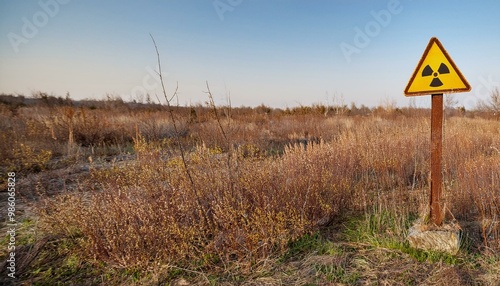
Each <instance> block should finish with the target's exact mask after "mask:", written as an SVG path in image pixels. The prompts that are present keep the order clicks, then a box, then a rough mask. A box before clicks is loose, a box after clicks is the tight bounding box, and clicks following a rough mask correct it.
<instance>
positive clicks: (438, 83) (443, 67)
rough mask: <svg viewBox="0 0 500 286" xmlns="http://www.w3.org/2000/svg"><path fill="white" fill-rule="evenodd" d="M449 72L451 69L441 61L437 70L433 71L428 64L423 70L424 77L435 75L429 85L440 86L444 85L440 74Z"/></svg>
mask: <svg viewBox="0 0 500 286" xmlns="http://www.w3.org/2000/svg"><path fill="white" fill-rule="evenodd" d="M447 73H450V69H448V67H447V66H446V65H445V64H444V63H441V65H440V66H439V68H438V70H437V72H435V71H433V70H432V68H431V67H430V66H429V65H426V66H425V68H424V69H423V70H422V77H425V76H434V78H433V79H432V81H431V84H430V85H429V86H432V87H439V86H442V85H443V82H442V81H441V80H440V79H439V77H438V76H439V75H441V74H447Z"/></svg>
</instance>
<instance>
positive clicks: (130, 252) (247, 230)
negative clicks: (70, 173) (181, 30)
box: [0, 99, 500, 285]
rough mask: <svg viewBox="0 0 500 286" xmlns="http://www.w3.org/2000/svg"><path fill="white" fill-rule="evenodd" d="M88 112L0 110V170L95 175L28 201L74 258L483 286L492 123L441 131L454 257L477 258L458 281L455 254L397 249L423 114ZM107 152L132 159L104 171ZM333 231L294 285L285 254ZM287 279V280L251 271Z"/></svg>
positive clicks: (420, 190) (489, 241) (492, 217)
mask: <svg viewBox="0 0 500 286" xmlns="http://www.w3.org/2000/svg"><path fill="white" fill-rule="evenodd" d="M63 103H64V102H63ZM92 104H93V105H92V106H93V107H90V106H89V105H77V104H60V105H47V104H45V105H40V104H38V105H28V106H26V105H25V106H23V105H16V107H15V108H10V107H9V106H10V105H2V104H0V107H1V109H0V119H2V120H1V121H0V122H1V123H0V124H1V125H2V128H3V129H4V130H5V132H3V133H2V135H1V136H2V137H0V140H1V144H2V145H3V146H10V148H12V149H9V151H5V150H4V149H2V150H0V152H3V153H1V155H2V158H5V160H2V166H1V167H2V171H5V170H16V171H19V172H25V173H30V172H35V171H37V172H40V171H43V170H44V169H46V168H55V167H54V166H55V165H57V164H54V161H57V160H62V159H63V158H66V157H69V156H74V157H75V158H76V159H75V160H74V161H72V162H73V163H72V164H76V165H78V164H90V165H89V167H88V168H87V169H89V170H90V174H87V176H89V177H90V179H88V178H86V179H85V180H84V181H78V180H73V181H74V182H76V183H75V184H76V186H73V188H71V189H76V191H67V192H61V193H60V194H54V192H50V195H47V196H46V197H44V198H43V199H42V201H41V202H40V203H38V204H37V215H38V216H39V227H40V228H41V229H43V231H44V232H45V233H50V234H52V235H56V237H64V238H65V239H68V240H71V241H73V243H74V244H75V245H76V246H74V247H75V248H74V249H78V250H77V251H75V252H76V253H78V255H77V257H78V259H82V260H85V261H93V263H98V264H99V265H106V266H111V267H110V268H111V269H125V271H126V272H127V273H129V272H128V271H132V272H133V273H140V272H141V271H142V273H143V274H144V272H145V273H146V274H145V275H146V276H148V275H156V276H157V278H158V281H166V282H172V281H174V280H175V279H177V278H179V274H178V273H179V272H181V273H183V275H186V273H190V274H192V275H193V276H194V277H196V278H195V279H194V280H195V281H197V280H196V279H198V278H200V277H201V282H200V284H209V283H212V282H213V281H212V280H210V279H211V278H210V275H215V276H217V275H219V276H218V277H224V278H222V280H217V279H216V280H215V281H216V282H221V281H233V282H234V281H239V282H238V283H240V282H241V280H239V279H242V278H238V277H247V278H248V283H250V284H251V283H253V282H255V283H256V284H259V283H260V282H262V283H264V282H265V281H274V282H276V283H285V284H286V283H287V281H288V282H290V283H296V284H297V283H298V284H300V283H302V282H304V283H316V282H318V281H320V282H319V283H320V284H321V283H324V282H325V281H326V282H330V283H343V284H356V283H357V284H359V283H361V284H362V283H367V284H370V283H377V282H378V283H380V282H382V283H388V284H390V283H396V284H398V283H400V284H404V283H409V284H411V283H424V284H426V283H427V284H437V285H439V284H440V283H441V282H442V281H444V280H443V279H444V277H448V276H449V277H451V278H450V279H453V281H462V282H463V281H465V282H467V283H469V282H470V281H472V280H474V279H473V277H472V276H471V275H476V274H477V275H476V276H477V277H478V278H477V279H479V280H480V281H482V282H484V284H488V283H489V281H494V280H495V279H496V277H498V275H497V274H495V271H496V270H498V251H499V250H500V226H499V219H500V218H499V213H500V209H499V208H500V201H499V200H500V188H499V184H498V183H499V182H500V172H499V170H500V151H499V150H500V122H499V121H495V120H491V119H483V118H468V117H465V116H461V117H457V116H454V117H451V118H447V120H446V123H445V136H444V138H445V142H444V150H443V152H444V153H443V157H444V158H443V162H444V166H443V174H444V182H443V184H444V201H445V209H446V212H447V213H446V217H447V220H456V221H458V222H459V223H460V225H461V226H462V229H463V234H464V235H463V240H464V241H463V245H464V246H463V248H464V250H463V251H465V252H475V253H478V254H480V255H484V256H481V258H480V259H479V260H477V263H476V264H477V265H478V266H477V267H476V266H471V265H468V264H464V265H463V268H460V269H454V268H452V267H451V266H449V265H448V264H446V263H449V264H451V265H454V263H457V264H458V263H459V262H457V260H459V258H455V257H447V256H446V257H444V258H443V256H438V258H437V260H435V261H431V262H429V259H431V258H432V257H431V256H432V255H430V254H426V253H421V252H412V251H411V250H408V247H407V245H406V242H405V236H406V234H407V231H408V227H409V226H410V224H411V223H412V221H413V220H414V219H416V218H417V217H418V216H419V215H426V213H425V212H423V211H425V206H426V205H427V204H428V191H429V190H428V189H429V157H430V150H429V149H430V143H429V135H430V121H429V117H428V116H427V115H428V111H425V110H414V111H412V110H411V109H401V110H399V109H395V110H390V111H384V109H376V110H374V112H373V113H371V114H368V113H369V112H367V111H366V110H365V111H363V112H364V115H356V114H353V113H354V112H358V111H355V110H354V109H353V108H351V109H350V110H349V109H346V108H345V107H343V108H330V107H324V108H321V106H314V107H311V108H306V107H300V108H296V109H291V110H284V111H283V110H277V109H271V108H267V107H265V106H260V107H257V108H255V109H251V108H240V109H231V108H229V107H223V108H219V109H218V110H217V112H218V114H217V115H214V113H213V108H212V107H210V106H208V107H203V106H194V107H185V108H183V107H173V113H172V114H173V115H174V116H173V117H172V116H170V114H169V113H168V111H167V110H166V109H165V108H163V107H161V106H158V105H150V104H149V105H144V106H140V107H131V105H127V104H125V103H123V101H121V102H120V101H119V100H116V99H114V100H112V101H111V102H110V103H106V104H102V105H98V104H96V103H95V102H94V103H92ZM94 105H95V106H94ZM416 114H417V115H416ZM172 118H173V119H174V120H175V122H173V120H172ZM174 123H175V126H174ZM176 130H177V131H176ZM176 133H177V134H176ZM4 144H5V145H4ZM110 146H115V148H114V149H113V150H111V149H110ZM99 148H100V149H99ZM181 148H182V151H183V153H182V154H181ZM11 150H20V151H19V152H17V151H16V152H13V151H11ZM61 150H62V151H61ZM97 150H101V151H100V152H101V153H99V152H98V151H97ZM117 154H118V155H123V154H127V156H126V158H127V159H126V160H125V161H118V160H113V159H109V158H110V157H111V158H113V155H117ZM89 157H90V158H89ZM100 157H102V158H100ZM87 160H90V162H91V163H89V161H87ZM37 166H38V167H37ZM37 183H38V184H39V182H37ZM33 185H35V184H33ZM332 225H337V226H335V229H336V230H337V231H339V232H342V234H339V235H337V234H336V235H333V236H331V238H330V242H328V243H326V245H328V247H327V248H328V249H327V250H322V252H321V253H313V254H312V256H310V257H307V258H306V259H305V260H304V261H301V262H300V263H299V264H300V265H302V266H303V267H304V268H303V269H308V270H307V272H308V273H309V272H310V273H314V274H313V275H314V277H315V278H314V279H312V278H311V277H299V278H300V279H299V278H297V277H298V276H297V275H299V276H301V275H302V274H301V273H302V272H301V271H302V270H300V269H302V268H300V267H294V266H293V265H292V264H293V263H297V262H293V261H292V262H290V257H294V256H295V255H297V253H300V251H295V250H294V249H295V248H298V249H304V248H305V249H309V248H307V247H304V244H302V243H306V242H307V241H309V242H311V241H317V240H318V237H317V236H315V235H316V234H318V233H319V232H321V231H324V230H325V229H329V228H331V227H332ZM338 225H340V226H338ZM339 229H342V230H341V231H340V230H339ZM304 241H306V242H304ZM332 241H333V242H332ZM342 241H343V242H342ZM346 241H347V242H346ZM307 243H308V242H307ZM332 243H339V245H332ZM324 244H325V243H324ZM297 245H299V246H297ZM374 247H375V250H373V248H374ZM312 251H317V249H313V250H312ZM382 252H384V253H385V252H387V253H389V256H388V257H385V258H384V256H383V255H382V254H381V253H382ZM324 255H330V257H329V258H327V257H324ZM299 256H300V255H299ZM429 257H431V258H429ZM392 258H393V259H392ZM96 261H97V262H96ZM280 261H281V262H283V261H284V264H280ZM324 261H328V263H323V262H324ZM436 261H440V262H439V263H441V264H439V265H436V264H432V263H434V262H436ZM443 261H447V262H443ZM420 262H423V264H418V263H420ZM442 263H445V264H446V265H444V266H443V265H442ZM288 267H289V268H290V269H295V270H296V271H297V273H296V274H297V275H295V276H293V277H284V276H283V275H285V274H283V273H281V274H279V275H278V274H276V273H274V274H272V275H271V274H269V275H264V274H262V273H266V272H269V271H277V270H279V269H282V268H288ZM389 268H391V269H392V270H391V271H392V272H391V271H388V270H387V269H389ZM476 268H480V269H481V271H482V272H480V271H479V270H474V271H476V272H477V273H476V272H474V271H472V270H470V269H476ZM165 269H166V270H165ZM415 269H418V270H422V271H423V272H424V274H422V275H420V274H419V275H420V276H418V275H416V274H415V275H414V274H413V273H412V271H414V270H415ZM482 269H486V270H484V271H483V270H482ZM138 271H139V272H138ZM283 271H288V270H283ZM304 271H305V270H304ZM152 273H153V274H152ZM255 273H261V274H262V275H264V276H265V277H257V276H258V275H257V276H255ZM393 274H394V275H396V276H397V279H395V278H394V276H393ZM134 275H135V274H134ZM259 275H260V274H259ZM304 275H307V274H304ZM495 275H496V276H495ZM139 276H140V275H139ZM285 276H286V275H285ZM302 278H303V279H302ZM266 279H267V280H266ZM210 281H212V282H210ZM259 281H260V282H259ZM301 281H302V282H301ZM274 282H272V283H274ZM465 282H464V283H465ZM158 283H160V282H158ZM457 283H459V282H457ZM144 284H148V283H144ZM492 285H494V284H492Z"/></svg>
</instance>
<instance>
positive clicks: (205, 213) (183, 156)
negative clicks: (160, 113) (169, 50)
mask: <svg viewBox="0 0 500 286" xmlns="http://www.w3.org/2000/svg"><path fill="white" fill-rule="evenodd" d="M149 36H151V40H152V41H153V44H154V46H155V50H156V57H157V62H158V72H157V73H158V76H159V78H160V83H161V88H162V91H163V96H164V97H165V100H166V103H167V107H168V113H169V114H170V119H171V120H172V125H173V126H174V133H175V141H176V143H177V146H178V147H179V151H180V153H181V159H182V164H183V167H184V171H185V172H186V175H187V177H188V179H189V182H190V184H191V191H192V192H193V195H194V197H195V198H196V202H197V204H198V207H199V208H200V209H201V210H202V214H203V219H204V220H205V223H206V224H207V225H209V226H212V221H211V220H209V218H208V211H209V208H208V207H204V206H203V204H202V202H201V197H200V195H199V193H198V189H197V188H196V184H195V183H194V179H193V176H192V174H191V171H190V169H189V167H188V164H187V161H186V151H185V150H184V146H183V145H182V142H181V138H180V137H181V135H180V133H179V129H178V128H177V121H176V120H175V116H174V111H173V108H172V104H171V102H172V100H174V99H175V98H176V97H177V91H178V89H179V83H178V82H177V84H176V87H175V91H174V93H173V94H172V96H170V97H169V96H168V94H167V90H166V88H165V81H164V80H163V75H162V71H161V60H160V52H159V51H158V46H157V45H156V41H155V39H154V37H153V35H151V34H149Z"/></svg>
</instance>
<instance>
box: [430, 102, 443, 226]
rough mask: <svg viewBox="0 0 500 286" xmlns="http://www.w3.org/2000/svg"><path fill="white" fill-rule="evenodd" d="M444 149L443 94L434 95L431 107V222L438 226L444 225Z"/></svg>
mask: <svg viewBox="0 0 500 286" xmlns="http://www.w3.org/2000/svg"><path fill="white" fill-rule="evenodd" d="M442 149H443V94H442V93H441V94H433V95H432V106H431V195H430V222H431V223H434V224H435V225H437V226H440V225H441V224H442V223H443V213H442V210H441V206H442V204H441V194H442V173H441V158H442Z"/></svg>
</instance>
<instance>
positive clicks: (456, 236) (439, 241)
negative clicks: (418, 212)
mask: <svg viewBox="0 0 500 286" xmlns="http://www.w3.org/2000/svg"><path fill="white" fill-rule="evenodd" d="M407 239H408V242H409V243H410V246H411V247H413V248H417V249H423V250H433V251H441V252H446V253H449V254H456V253H457V252H458V249H459V248H460V226H459V225H457V224H443V226H441V227H430V226H428V225H426V224H423V223H422V222H421V221H417V222H416V223H415V224H414V225H413V226H412V227H411V228H410V229H409V234H408V237H407Z"/></svg>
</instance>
